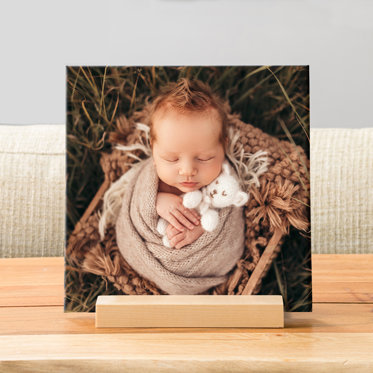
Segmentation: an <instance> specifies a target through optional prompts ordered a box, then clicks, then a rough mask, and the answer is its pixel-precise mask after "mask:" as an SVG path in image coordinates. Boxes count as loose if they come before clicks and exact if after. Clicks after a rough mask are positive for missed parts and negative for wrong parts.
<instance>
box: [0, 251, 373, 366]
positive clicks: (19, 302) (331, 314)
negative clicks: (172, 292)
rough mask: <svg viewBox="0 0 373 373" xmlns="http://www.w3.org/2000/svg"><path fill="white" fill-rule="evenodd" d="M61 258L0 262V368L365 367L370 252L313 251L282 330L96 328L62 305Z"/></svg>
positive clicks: (370, 327)
mask: <svg viewBox="0 0 373 373" xmlns="http://www.w3.org/2000/svg"><path fill="white" fill-rule="evenodd" d="M63 263H64V261H63V258H28V259H0V372H17V373H18V372H20V371H26V372H31V371H32V372H51V371H58V372H71V371H77V370H79V372H81V373H84V372H89V373H91V372H92V371H100V372H122V371H131V372H143V371H152V372H171V371H172V372H184V371H211V372H213V371H230V372H241V371H242V372H246V371H256V372H268V371H270V372H282V371H286V372H297V373H298V372H333V371H335V372H373V354H372V351H373V316H372V315H373V299H372V294H373V271H372V268H373V255H372V254H368V255H352V254H351V255H326V254H324V255H314V256H313V258H312V266H313V299H314V302H315V303H314V304H313V312H308V313H285V328H284V329H246V328H116V329H110V328H108V329H96V328H95V326H94V324H95V315H94V314H93V313H90V314H87V313H64V312H63V307H62V305H63Z"/></svg>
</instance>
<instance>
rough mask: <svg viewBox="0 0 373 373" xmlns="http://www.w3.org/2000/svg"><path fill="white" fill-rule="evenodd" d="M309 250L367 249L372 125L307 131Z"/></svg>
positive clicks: (370, 241)
mask: <svg viewBox="0 0 373 373" xmlns="http://www.w3.org/2000/svg"><path fill="white" fill-rule="evenodd" d="M310 158H311V231H312V238H311V241H312V252H313V253H341V254H343V253H345V254H347V253H373V128H364V129H313V130H311V157H310Z"/></svg>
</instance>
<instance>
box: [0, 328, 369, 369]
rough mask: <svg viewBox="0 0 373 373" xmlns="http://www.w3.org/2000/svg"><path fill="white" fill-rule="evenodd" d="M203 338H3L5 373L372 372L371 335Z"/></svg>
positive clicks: (0, 338) (1, 356) (1, 355)
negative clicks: (91, 371) (28, 372)
mask: <svg viewBox="0 0 373 373" xmlns="http://www.w3.org/2000/svg"><path fill="white" fill-rule="evenodd" d="M202 335H203V336H204V338H202V339H201V338H198V335H197V336H196V335H195V334H178V333H175V334H167V335H165V334H161V335H159V334H156V335H154V334H134V335H128V334H102V335H86V334H69V335H66V334H65V335H63V334H62V335H33V336H27V335H24V336H0V361H1V363H0V364H1V365H0V370H1V369H3V370H4V371H5V369H12V370H13V371H15V369H20V368H25V367H28V368H31V367H32V368H33V370H32V371H35V369H34V368H37V369H38V371H39V372H45V371H47V370H48V372H50V371H51V369H52V367H57V366H58V368H59V369H58V371H61V369H60V365H58V363H63V364H64V369H66V370H67V368H70V369H71V368H74V369H78V368H79V370H80V371H81V369H87V365H86V363H87V361H90V364H89V365H90V367H91V368H92V367H95V371H97V368H98V367H102V368H104V370H103V371H104V372H109V371H110V372H118V371H122V372H123V370H124V366H125V367H128V368H131V371H148V369H150V371H152V372H167V371H168V372H169V371H171V369H178V371H182V370H181V369H183V371H185V368H186V366H185V362H187V364H188V367H189V368H190V369H188V370H197V369H202V368H203V369H204V370H205V371H206V370H210V371H216V370H217V369H219V368H221V369H224V370H225V371H230V372H232V371H233V372H235V371H245V370H246V371H247V370H248V369H250V370H251V371H256V372H258V371H259V372H267V371H271V372H280V371H284V370H286V371H287V372H289V371H290V372H300V371H302V372H310V371H315V372H329V371H338V372H356V371H358V372H371V371H372V369H373V357H372V349H373V335H372V334H367V333H356V334H351V333H312V335H310V334H309V333H286V334H283V333H255V334H252V333H230V334H229V335H227V334H220V333H211V334H209V335H208V336H209V339H205V335H204V334H202ZM14 346H17V348H14ZM20 356H22V359H20ZM20 360H21V361H20ZM46 362H48V364H47V363H46ZM93 363H94V365H93ZM104 363H106V364H104ZM97 364H98V365H97ZM188 370H187V371H188ZM7 371H8V372H9V371H10V370H7ZM52 371H53V369H52ZM85 371H87V370H85Z"/></svg>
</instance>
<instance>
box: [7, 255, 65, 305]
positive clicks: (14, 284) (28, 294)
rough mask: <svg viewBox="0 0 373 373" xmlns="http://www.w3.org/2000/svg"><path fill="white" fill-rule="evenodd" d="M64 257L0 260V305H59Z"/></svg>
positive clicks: (60, 302)
mask: <svg viewBox="0 0 373 373" xmlns="http://www.w3.org/2000/svg"><path fill="white" fill-rule="evenodd" d="M63 282H64V258H62V257H56V258H12V259H0V307H4V306H43V305H47V306H51V305H56V306H57V305H63V297H64V289H63Z"/></svg>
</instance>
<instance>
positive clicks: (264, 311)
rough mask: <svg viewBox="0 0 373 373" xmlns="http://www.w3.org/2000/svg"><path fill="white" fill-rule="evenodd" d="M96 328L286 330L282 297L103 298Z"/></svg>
mask: <svg viewBox="0 0 373 373" xmlns="http://www.w3.org/2000/svg"><path fill="white" fill-rule="evenodd" d="M96 327H97V328H113V327H114V328H115V327H127V328H128V327H143V328H164V327H166V328H167V327H173V328H174V327H182V328H185V327H187V328H189V327H190V328H200V327H214V328H219V327H230V328H232V327H238V328H240V327H241V328H283V327H284V307H283V300H282V296H281V295H103V296H99V297H98V299H97V303H96Z"/></svg>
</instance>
